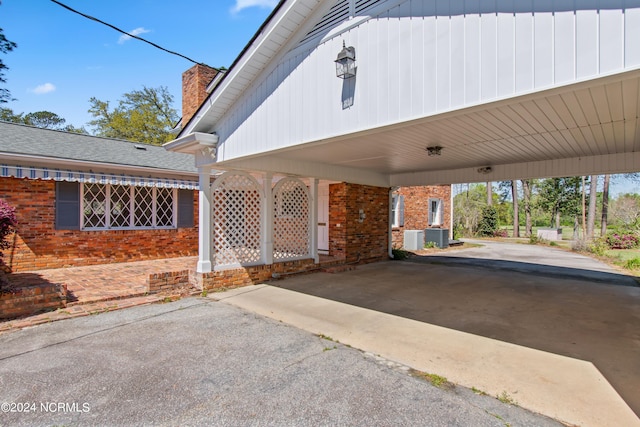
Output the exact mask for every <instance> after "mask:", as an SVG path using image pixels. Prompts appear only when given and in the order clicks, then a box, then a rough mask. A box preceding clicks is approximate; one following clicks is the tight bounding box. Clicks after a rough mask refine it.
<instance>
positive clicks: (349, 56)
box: [334, 40, 356, 79]
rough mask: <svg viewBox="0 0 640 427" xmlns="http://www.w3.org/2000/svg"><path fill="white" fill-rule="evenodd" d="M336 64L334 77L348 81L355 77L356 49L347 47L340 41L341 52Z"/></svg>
mask: <svg viewBox="0 0 640 427" xmlns="http://www.w3.org/2000/svg"><path fill="white" fill-rule="evenodd" d="M334 62H335V63H336V76H338V77H340V78H341V79H348V78H351V77H355V75H356V49H355V48H354V47H353V46H349V47H347V45H346V44H345V43H344V40H343V41H342V50H341V51H340V53H339V54H338V58H337V59H336V60H335V61H334Z"/></svg>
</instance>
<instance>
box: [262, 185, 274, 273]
mask: <svg viewBox="0 0 640 427" xmlns="http://www.w3.org/2000/svg"><path fill="white" fill-rule="evenodd" d="M272 183H273V175H272V174H270V173H265V174H264V178H263V187H262V188H263V191H264V202H263V205H262V206H263V209H262V210H263V213H262V260H263V262H264V263H265V264H266V265H271V264H273V194H272V191H271V186H272Z"/></svg>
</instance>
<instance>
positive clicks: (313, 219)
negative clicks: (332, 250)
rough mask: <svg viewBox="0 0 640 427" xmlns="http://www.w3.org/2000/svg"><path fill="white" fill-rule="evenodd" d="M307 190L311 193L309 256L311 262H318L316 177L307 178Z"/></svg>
mask: <svg viewBox="0 0 640 427" xmlns="http://www.w3.org/2000/svg"><path fill="white" fill-rule="evenodd" d="M309 181H310V182H309V191H310V193H311V203H310V204H309V205H310V206H309V209H311V212H309V231H310V232H311V236H310V237H311V242H310V245H311V256H312V257H313V262H315V263H316V264H318V263H319V262H320V255H319V254H318V179H317V178H311V179H310V180H309Z"/></svg>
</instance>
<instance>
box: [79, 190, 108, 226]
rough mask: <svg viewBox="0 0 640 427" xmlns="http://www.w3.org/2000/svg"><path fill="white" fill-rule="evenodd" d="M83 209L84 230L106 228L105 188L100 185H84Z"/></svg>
mask: <svg viewBox="0 0 640 427" xmlns="http://www.w3.org/2000/svg"><path fill="white" fill-rule="evenodd" d="M83 205H84V209H83V212H82V215H83V221H84V226H85V227H86V228H104V227H106V226H107V218H106V215H105V213H106V211H107V187H106V186H104V185H100V184H85V185H84V197H83Z"/></svg>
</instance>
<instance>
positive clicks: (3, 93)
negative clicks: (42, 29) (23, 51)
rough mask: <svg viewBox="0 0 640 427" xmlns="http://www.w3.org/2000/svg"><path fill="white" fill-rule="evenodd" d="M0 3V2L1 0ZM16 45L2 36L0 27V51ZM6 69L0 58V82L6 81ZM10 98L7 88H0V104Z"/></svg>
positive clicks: (4, 51)
mask: <svg viewBox="0 0 640 427" xmlns="http://www.w3.org/2000/svg"><path fill="white" fill-rule="evenodd" d="M0 4H2V2H1V1H0ZM16 47H18V45H17V44H15V43H14V42H12V41H10V40H7V38H6V37H5V36H4V31H3V30H2V28H0V53H8V52H11V51H12V50H13V49H15V48H16ZM8 69H9V67H7V66H6V65H5V64H4V62H2V59H0V83H6V82H7V79H6V78H5V77H4V71H5V70H8ZM11 99H12V98H11V93H10V92H9V90H8V89H5V88H0V104H4V103H5V102H7V101H11Z"/></svg>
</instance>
